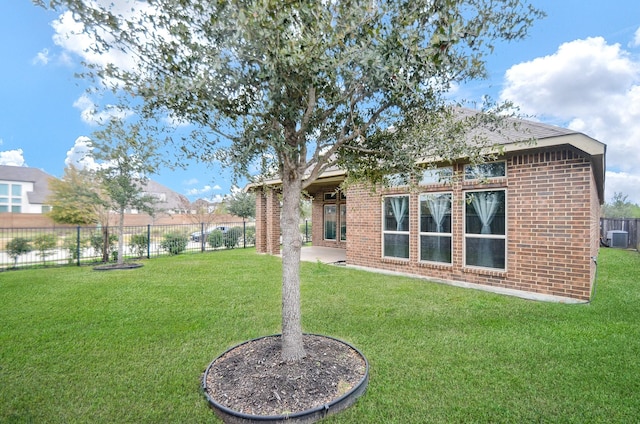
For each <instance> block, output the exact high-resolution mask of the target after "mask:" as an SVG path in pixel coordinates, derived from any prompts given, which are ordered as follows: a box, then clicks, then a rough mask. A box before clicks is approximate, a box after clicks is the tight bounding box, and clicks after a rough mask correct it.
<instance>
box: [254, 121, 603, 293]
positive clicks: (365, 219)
mask: <svg viewBox="0 0 640 424" xmlns="http://www.w3.org/2000/svg"><path fill="white" fill-rule="evenodd" d="M519 124H520V126H519V129H518V132H514V131H512V133H511V134H508V135H509V137H508V138H507V137H504V132H503V133H502V135H499V134H491V136H490V137H491V141H492V142H493V143H495V144H497V145H501V147H502V154H501V155H500V157H499V159H498V160H496V161H495V162H491V163H487V164H484V165H481V166H475V167H474V166H471V165H469V163H468V162H465V160H460V161H458V162H456V163H454V164H453V165H449V164H432V165H436V166H439V167H438V168H436V169H435V170H432V171H425V173H424V175H423V178H422V180H421V181H419V182H417V184H414V185H407V184H405V182H403V181H401V180H399V179H397V178H396V179H395V181H394V179H393V178H392V179H391V181H392V184H391V186H389V187H384V188H383V187H378V188H377V189H376V190H375V191H374V190H372V189H371V188H370V187H365V186H362V185H349V187H348V188H347V189H346V192H342V191H340V190H339V187H340V184H341V183H342V182H343V180H344V178H345V172H344V171H341V170H335V169H334V170H331V171H328V172H325V173H324V174H323V175H322V176H321V177H320V178H319V179H318V180H317V181H316V182H315V183H313V184H312V185H311V186H309V187H308V188H307V192H308V193H309V194H310V195H311V196H312V197H313V201H312V214H313V216H312V218H313V219H312V220H313V224H314V225H313V228H312V231H313V245H315V246H326V247H336V248H343V249H346V263H347V265H348V266H354V267H361V268H367V269H376V270H381V271H384V272H393V273H401V274H407V275H414V276H420V277H425V278H428V279H430V280H432V281H439V282H444V283H449V284H453V285H458V286H463V287H475V288H480V289H485V290H490V291H495V292H500V293H506V294H513V295H517V296H521V297H525V298H533V299H542V300H554V301H561V302H576V301H577V302H580V301H588V300H589V299H590V298H591V293H592V287H593V283H594V279H595V275H596V257H597V255H598V247H599V214H600V205H601V204H603V203H604V175H605V152H606V146H605V145H604V144H603V143H600V142H599V141H597V140H594V139H592V138H590V137H588V136H586V135H584V134H581V133H578V132H575V131H571V130H568V129H564V128H559V127H554V126H550V125H545V124H541V123H537V122H530V121H520V123H519ZM532 137H533V138H535V139H536V140H537V141H536V142H535V143H523V142H518V141H522V140H526V139H531V138H532ZM514 140H515V141H514ZM272 186H273V188H275V189H267V190H264V189H263V188H261V187H260V186H257V185H256V186H254V187H253V188H254V189H255V190H257V191H258V192H259V194H260V195H258V196H257V200H256V215H257V216H256V248H257V251H258V252H262V253H270V254H279V253H280V246H279V237H280V226H279V225H280V224H279V218H280V204H279V201H278V193H277V183H276V184H273V185H272Z"/></svg>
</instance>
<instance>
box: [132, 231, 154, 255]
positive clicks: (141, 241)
mask: <svg viewBox="0 0 640 424" xmlns="http://www.w3.org/2000/svg"><path fill="white" fill-rule="evenodd" d="M148 246H149V237H148V236H147V233H140V234H134V235H132V236H131V238H130V239H129V248H130V249H131V251H132V252H133V253H135V255H136V256H137V257H139V258H140V257H142V256H146V254H147V248H148Z"/></svg>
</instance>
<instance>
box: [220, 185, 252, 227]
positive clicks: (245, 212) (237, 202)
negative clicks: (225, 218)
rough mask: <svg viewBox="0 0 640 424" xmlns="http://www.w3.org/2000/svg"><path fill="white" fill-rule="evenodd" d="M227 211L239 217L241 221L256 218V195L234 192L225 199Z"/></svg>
mask: <svg viewBox="0 0 640 424" xmlns="http://www.w3.org/2000/svg"><path fill="white" fill-rule="evenodd" d="M227 210H228V211H229V213H230V214H231V215H235V216H239V217H241V218H242V221H245V220H246V219H247V218H254V217H255V216H256V194H255V193H254V192H246V191H241V190H236V191H235V192H234V193H232V194H231V195H230V196H229V197H228V198H227Z"/></svg>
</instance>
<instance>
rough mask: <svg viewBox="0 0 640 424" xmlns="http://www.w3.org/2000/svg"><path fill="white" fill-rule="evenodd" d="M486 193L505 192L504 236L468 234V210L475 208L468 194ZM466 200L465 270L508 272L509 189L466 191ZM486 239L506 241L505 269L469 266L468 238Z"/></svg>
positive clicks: (464, 192) (463, 237)
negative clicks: (470, 202)
mask: <svg viewBox="0 0 640 424" xmlns="http://www.w3.org/2000/svg"><path fill="white" fill-rule="evenodd" d="M486 191H502V192H504V234H467V208H469V207H473V206H471V205H470V204H469V203H468V202H467V193H478V192H486ZM462 195H463V199H464V202H463V203H464V210H463V215H462V219H463V228H462V256H463V258H464V259H463V262H464V267H465V268H470V269H481V270H488V271H495V272H506V271H507V269H508V268H509V263H508V255H507V253H508V252H507V250H508V243H507V240H508V238H507V236H508V228H509V213H508V211H509V209H508V206H509V205H508V204H507V201H508V200H507V189H506V188H492V189H482V190H473V189H471V190H465V191H463V193H462ZM468 237H470V238H485V239H490V240H504V268H490V267H484V266H478V265H469V264H467V238H468Z"/></svg>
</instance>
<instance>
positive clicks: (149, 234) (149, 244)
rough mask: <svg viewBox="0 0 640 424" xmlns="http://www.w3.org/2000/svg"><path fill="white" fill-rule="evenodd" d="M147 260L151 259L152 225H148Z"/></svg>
mask: <svg viewBox="0 0 640 424" xmlns="http://www.w3.org/2000/svg"><path fill="white" fill-rule="evenodd" d="M147 259H151V224H147Z"/></svg>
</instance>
